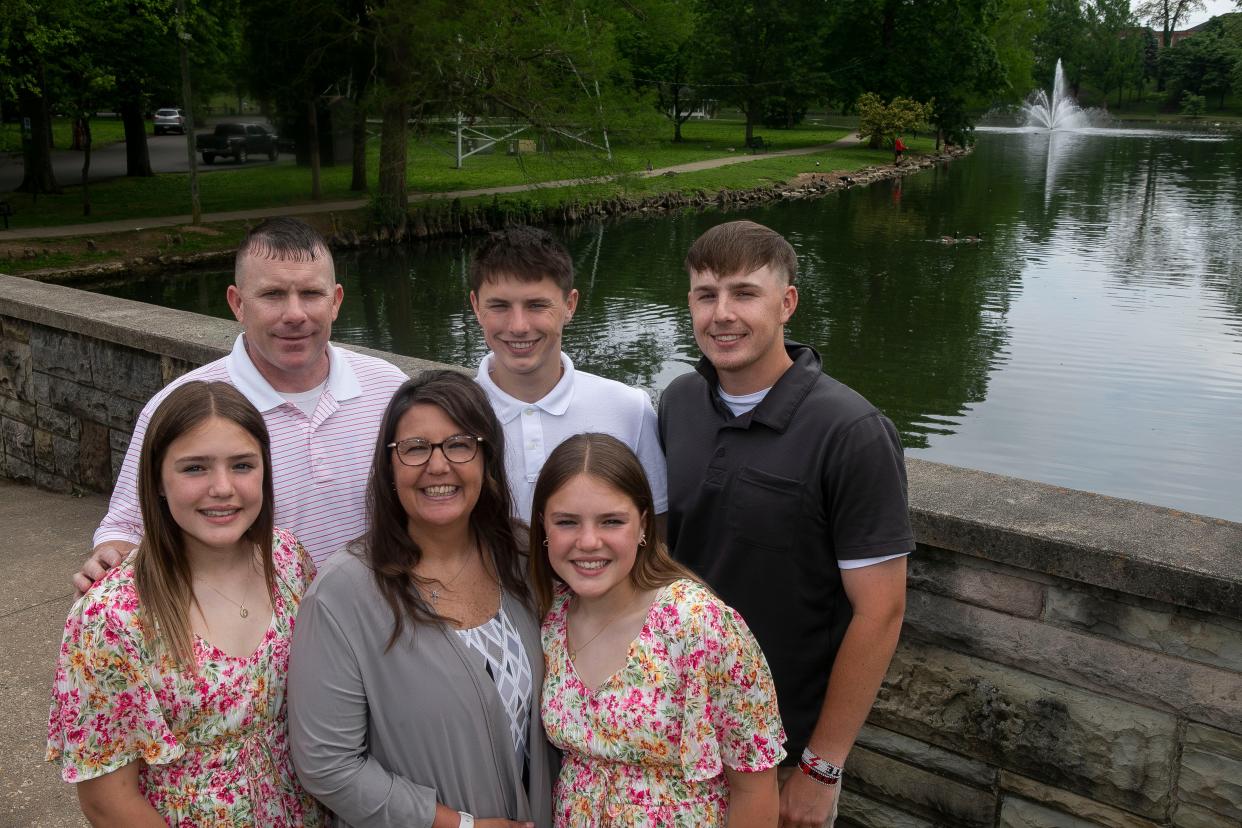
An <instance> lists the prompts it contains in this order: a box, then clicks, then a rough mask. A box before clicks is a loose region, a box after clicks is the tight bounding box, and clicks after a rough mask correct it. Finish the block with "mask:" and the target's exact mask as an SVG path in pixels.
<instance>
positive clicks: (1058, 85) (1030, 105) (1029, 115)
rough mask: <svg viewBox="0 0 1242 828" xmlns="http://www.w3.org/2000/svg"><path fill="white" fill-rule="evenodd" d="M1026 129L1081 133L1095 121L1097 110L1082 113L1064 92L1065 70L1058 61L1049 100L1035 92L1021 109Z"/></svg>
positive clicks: (1039, 91)
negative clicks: (1073, 130) (1080, 130)
mask: <svg viewBox="0 0 1242 828" xmlns="http://www.w3.org/2000/svg"><path fill="white" fill-rule="evenodd" d="M1022 112H1023V113H1024V114H1025V115H1026V125H1027V126H1028V127H1035V128H1036V129H1048V130H1054V129H1061V130H1064V129H1082V128H1083V127H1089V126H1092V125H1093V124H1094V122H1095V121H1097V120H1098V116H1099V115H1101V114H1104V113H1102V112H1101V111H1100V110H1096V109H1091V110H1085V109H1083V108H1082V107H1080V106H1079V105H1078V102H1077V101H1076V100H1074V99H1073V98H1071V97H1070V96H1069V94H1068V93H1067V92H1066V90H1065V70H1064V69H1062V68H1061V60H1060V58H1058V59H1057V70H1056V76H1055V78H1054V80H1053V84H1052V100H1048V95H1047V94H1046V93H1045V92H1044V90H1042V89H1036V90H1035V91H1034V92H1032V93H1031V94H1030V96H1029V97H1028V98H1027V100H1026V103H1024V104H1023V105H1022Z"/></svg>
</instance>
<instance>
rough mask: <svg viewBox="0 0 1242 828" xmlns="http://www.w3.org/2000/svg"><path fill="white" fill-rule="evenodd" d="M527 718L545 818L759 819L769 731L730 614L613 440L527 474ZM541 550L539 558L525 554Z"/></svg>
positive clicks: (569, 447) (583, 438)
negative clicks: (532, 692)
mask: <svg viewBox="0 0 1242 828" xmlns="http://www.w3.org/2000/svg"><path fill="white" fill-rule="evenodd" d="M531 549H532V550H533V552H532V554H531V576H532V582H533V583H532V586H533V588H534V590H535V594H536V596H537V598H538V599H539V602H540V604H541V608H542V609H543V610H544V611H545V614H546V618H545V620H544V622H543V631H542V632H543V651H544V659H545V662H546V667H545V670H546V673H545V679H544V685H543V705H542V713H543V724H544V729H545V731H546V732H547V735H548V738H549V740H551V742H552V743H553V744H554V745H556V746H557V747H559V748H560V749H561V750H562V751H564V760H563V764H562V766H561V774H560V779H559V780H558V782H557V785H556V790H555V825H556V826H557V827H558V828H588V826H591V827H592V828H594V826H607V827H608V828H622V826H624V828H640V827H642V828H645V827H646V826H650V828H656V826H659V828H711V827H712V826H729V828H743V826H744V827H745V828H752V826H753V827H754V828H759V827H760V826H770V828H775V826H776V825H777V820H778V818H779V799H778V791H777V780H776V767H777V765H778V764H779V763H780V761H781V759H783V758H784V756H785V751H784V749H783V748H782V747H781V745H782V744H783V743H784V741H785V733H784V731H783V729H782V728H781V722H780V716H779V713H778V711H777V705H776V691H775V689H774V687H773V685H772V677H771V675H770V673H769V672H768V665H767V661H766V660H765V659H764V657H763V653H762V652H760V650H759V646H758V645H757V644H756V643H755V639H754V637H753V636H752V635H751V633H750V630H749V629H747V627H746V624H745V623H744V622H743V621H742V618H741V616H739V615H738V614H737V613H736V612H734V611H733V610H732V609H730V608H729V607H727V606H725V605H724V604H723V603H722V602H721V601H720V600H719V599H718V598H716V597H715V595H713V594H712V593H711V591H710V590H708V589H707V587H705V586H703V585H702V584H701V583H700V582H699V581H698V579H696V578H695V577H694V576H693V575H692V574H691V573H690V572H689V571H687V570H685V569H684V568H682V567H681V566H679V565H678V564H676V563H674V562H673V561H672V559H671V558H669V556H668V552H667V550H666V549H665V548H664V546H663V544H661V543H660V542H659V540H658V538H657V536H656V530H655V512H654V509H653V504H652V497H651V489H650V486H649V485H648V483H647V479H646V477H645V475H644V474H643V470H642V466H641V465H640V464H639V462H638V460H637V458H636V457H635V456H634V454H633V453H632V452H631V451H630V450H629V449H628V448H627V447H626V446H625V445H623V444H622V443H621V442H619V441H617V440H616V439H614V438H612V437H609V436H606V435H602V434H580V435H577V436H575V437H572V438H570V439H569V440H567V441H565V442H564V443H562V444H561V445H560V446H558V447H557V448H556V450H555V451H553V452H552V454H551V456H549V457H548V460H547V462H546V463H545V464H544V467H543V471H542V473H541V474H540V476H539V481H538V483H537V484H536V485H535V495H534V508H533V512H532V519H531ZM540 552H542V554H539V553H540Z"/></svg>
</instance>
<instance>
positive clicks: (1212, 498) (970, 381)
mask: <svg viewBox="0 0 1242 828" xmlns="http://www.w3.org/2000/svg"><path fill="white" fill-rule="evenodd" d="M735 217H746V218H752V219H754V220H756V221H759V222H762V223H764V224H766V225H768V226H770V227H773V228H774V229H776V230H778V231H780V232H781V233H783V234H784V235H785V236H786V237H787V238H788V239H789V240H790V241H791V242H792V243H793V245H794V247H795V248H796V249H797V251H798V255H799V258H800V266H801V273H800V275H799V281H798V284H799V290H800V296H801V300H800V304H799V307H798V311H797V314H796V315H795V317H794V319H793V321H792V323H791V325H790V326H789V335H790V336H791V337H792V338H794V339H797V340H800V341H802V342H807V343H810V344H812V345H814V346H815V347H816V348H817V349H818V350H819V351H820V353H821V354H822V355H823V357H824V363H825V366H826V370H827V371H828V372H829V373H830V374H832V375H833V376H835V377H837V378H838V379H840V380H842V381H843V382H845V383H847V384H849V385H851V386H853V387H854V388H856V389H857V390H859V391H860V392H861V393H863V394H864V395H866V396H867V397H868V398H869V399H871V400H872V401H873V402H874V403H875V404H876V405H878V406H879V407H880V408H881V409H883V410H884V411H885V412H886V413H887V414H888V415H889V416H890V417H891V418H892V419H893V420H894V421H895V422H896V424H897V426H898V428H899V429H900V431H901V434H902V437H903V440H904V441H905V445H906V448H907V451H908V453H909V454H910V455H911V456H914V457H922V458H927V459H931V460H937V461H941V462H945V463H952V464H956V465H961V466H968V467H972V468H977V469H984V470H987V471H993V472H998V473H1001V474H1007V475H1013V476H1016V477H1025V478H1029V479H1033V480H1040V481H1044V482H1048V483H1054V484H1058V485H1063V486H1067V487H1071V488H1076V489H1086V490H1089V491H1096V492H1101V493H1104V494H1109V495H1113V496H1118V497H1127V498H1133V499H1137V500H1142V501H1147V502H1151V503H1157V504H1162V505H1166V506H1172V507H1175V508H1178V509H1184V510H1187V511H1192V512H1198V513H1203V514H1207V515H1212V516H1216V517H1224V518H1229V519H1233V520H1242V482H1240V481H1242V475H1240V473H1239V470H1240V469H1242V416H1240V414H1242V412H1240V410H1239V409H1240V408H1242V234H1240V233H1239V229H1240V228H1242V138H1239V136H1237V135H1233V136H1229V135H1224V134H1212V133H1211V132H1204V133H1202V134H1196V133H1173V132H1162V131H1139V130H1085V131H1080V132H1072V133H1068V132H1054V133H1047V132H1030V131H1024V130H1008V131H1002V130H996V131H981V132H980V135H979V141H978V146H977V148H976V150H975V152H974V154H973V155H971V156H970V157H968V158H965V159H962V160H959V161H956V162H954V163H952V164H948V165H944V166H941V167H937V168H935V169H933V170H929V171H926V172H922V173H919V174H917V175H912V176H908V177H906V178H905V179H902V180H897V181H892V182H884V183H880V184H877V185H875V186H872V187H869V188H861V189H855V190H847V191H843V192H840V193H836V194H833V195H830V196H828V197H825V198H822V199H818V200H813V201H799V202H782V203H778V204H772V205H769V206H764V207H759V208H755V209H749V210H745V211H737V212H732V213H729V214H728V215H727V218H735ZM724 218H726V216H725V214H722V213H718V212H709V213H687V214H683V215H677V216H666V215H660V216H652V217H646V218H631V219H625V220H621V221H616V222H611V223H607V224H602V225H594V226H584V227H578V228H574V229H571V230H568V231H565V232H564V238H565V241H566V242H567V243H568V245H569V246H570V248H571V250H572V251H573V254H574V258H575V261H576V264H577V269H578V286H579V288H580V289H581V290H582V292H583V299H582V302H581V305H580V310H579V312H578V314H577V315H576V316H575V318H574V322H573V323H572V325H571V326H570V328H569V330H568V331H567V335H566V345H565V347H566V350H567V352H568V353H569V354H570V355H571V356H572V357H573V358H574V360H575V363H576V364H577V365H578V366H579V367H581V368H584V369H586V370H589V371H593V372H596V373H599V374H603V375H605V376H610V377H613V378H616V379H619V380H622V381H625V382H629V383H632V384H635V385H640V386H643V387H645V388H648V389H649V390H651V391H652V392H653V393H658V391H659V390H660V389H662V388H663V387H664V386H665V385H667V384H668V382H669V381H670V380H671V379H672V378H673V377H674V376H676V375H678V374H680V373H682V372H684V371H688V370H691V366H692V365H693V363H694V361H695V360H696V359H697V357H698V351H697V349H696V347H695V344H694V338H693V335H692V332H691V329H690V322H689V316H688V312H687V310H686V288H687V281H686V277H685V274H684V272H683V271H682V268H681V260H682V257H683V256H684V254H685V251H686V249H687V248H688V247H689V245H690V243H691V242H692V241H693V240H694V239H695V237H697V236H698V234H699V233H700V232H702V231H703V230H704V229H705V228H707V227H709V226H711V225H712V224H715V223H717V222H719V221H721V220H723V219H724ZM954 234H958V236H959V239H961V240H959V241H957V242H955V243H946V241H945V239H944V237H946V236H947V237H949V238H950V239H952V237H953V236H954ZM971 236H978V237H980V239H979V240H978V241H973V240H966V239H967V237H971ZM475 243H477V241H476V240H466V241H464V242H463V241H454V242H448V243H443V244H430V245H424V246H420V247H416V248H410V249H402V250H392V249H386V250H373V251H365V252H361V253H356V254H346V255H342V256H341V257H339V259H338V272H339V277H340V279H341V281H342V282H343V284H344V286H345V296H346V299H345V306H344V308H343V310H342V312H341V316H340V318H339V319H338V321H337V324H336V326H335V336H336V338H337V339H339V340H343V341H347V342H356V343H360V344H366V345H370V346H372V347H376V348H381V349H384V350H390V351H395V352H398V353H402V354H409V355H413V356H420V357H425V358H430V359H436V360H441V361H445V362H451V363H457V364H462V365H470V366H473V365H475V364H477V362H478V360H479V359H480V358H481V357H482V356H483V354H484V353H485V346H484V343H483V338H482V336H481V335H480V333H479V330H478V327H477V325H476V324H475V322H474V319H473V317H472V316H471V314H470V312H469V306H468V304H467V302H466V286H465V263H466V260H467V258H468V256H469V251H470V248H471V246H472V245H473V244H475ZM229 278H231V274H229V273H212V274H204V273H198V274H183V275H176V276H170V277H166V278H163V279H153V280H150V281H148V282H144V283H138V284H130V285H127V286H125V287H123V288H113V289H109V290H108V292H110V293H114V294H117V295H122V296H126V297H129V298H133V299H139V300H143V301H148V302H155V303H157V304H163V305H169V306H174V307H180V308H185V309H189V310H195V311H199V312H202V313H208V314H214V315H219V316H226V317H227V316H229V312H228V308H227V306H226V305H225V303H224V286H225V285H226V284H227V281H228V279H229Z"/></svg>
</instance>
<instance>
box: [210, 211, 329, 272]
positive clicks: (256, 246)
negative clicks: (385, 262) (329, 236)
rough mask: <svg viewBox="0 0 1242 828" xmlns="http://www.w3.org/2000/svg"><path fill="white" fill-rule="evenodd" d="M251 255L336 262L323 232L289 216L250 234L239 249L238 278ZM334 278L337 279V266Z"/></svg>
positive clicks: (279, 258) (278, 260)
mask: <svg viewBox="0 0 1242 828" xmlns="http://www.w3.org/2000/svg"><path fill="white" fill-rule="evenodd" d="M247 256H254V257H255V258H257V259H267V260H269V261H276V262H315V261H319V260H320V259H322V258H326V259H327V260H328V263H329V264H331V263H332V250H331V248H329V247H328V242H327V241H325V240H324V237H323V236H321V235H319V231H318V230H316V229H315V228H314V227H311V226H310V225H309V224H307V223H306V222H304V221H301V220H300V219H295V218H289V217H287V216H280V217H277V218H270V219H267V220H265V221H263V222H261V223H259V224H258V225H256V226H255V227H253V228H251V230H250V232H248V233H246V237H245V238H244V239H242V242H241V245H239V246H238V248H237V259H236V264H235V265H234V271H233V273H234V278H235V279H236V278H237V277H240V276H241V266H242V260H243V259H245V258H246V257H247ZM332 278H333V280H334V281H335V280H336V269H335V267H334V268H333V272H332Z"/></svg>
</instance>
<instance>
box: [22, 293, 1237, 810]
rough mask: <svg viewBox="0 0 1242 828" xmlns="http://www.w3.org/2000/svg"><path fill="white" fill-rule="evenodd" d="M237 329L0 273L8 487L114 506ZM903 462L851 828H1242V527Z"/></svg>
mask: <svg viewBox="0 0 1242 828" xmlns="http://www.w3.org/2000/svg"><path fill="white" fill-rule="evenodd" d="M236 333H237V327H236V325H234V324H232V323H229V322H225V321H222V320H214V319H207V318H205V317H201V316H197V315H194V314H189V313H183V312H180V311H173V310H167V309H163V308H155V307H152V306H149V305H143V304H139V303H135V302H128V301H125V300H121V299H114V298H111V297H106V296H99V295H95V294H89V293H84V292H81V291H77V290H72V289H70V288H64V287H57V286H53V285H44V284H39V283H36V282H30V281H27V280H22V279H14V278H12V277H7V276H0V457H2V458H3V465H0V472H2V473H3V474H4V475H5V476H7V477H10V478H16V479H21V480H32V481H34V482H36V483H38V484H39V485H41V486H44V487H47V488H52V489H56V490H60V491H71V490H74V489H89V490H99V491H103V490H106V489H107V488H108V487H109V486H110V484H111V481H112V479H113V477H114V476H115V474H116V471H117V469H118V468H119V462H120V457H121V454H122V452H123V451H124V449H125V447H126V444H127V441H128V436H129V428H130V424H131V423H132V420H133V418H134V416H135V415H136V413H137V411H138V409H139V408H140V407H141V405H142V404H143V403H144V402H145V401H146V399H147V398H148V397H149V396H150V395H151V394H152V393H153V392H154V391H155V390H156V389H158V388H159V387H160V386H161V385H162V384H163V383H165V382H167V381H168V380H169V379H171V378H172V377H175V376H177V375H179V374H181V373H183V372H184V371H186V370H188V369H189V368H190V367H192V366H195V365H199V364H202V363H204V362H206V361H208V360H211V359H215V358H217V357H219V356H221V355H222V354H224V353H225V352H226V351H227V350H228V349H229V347H231V344H232V341H233V338H234V337H235V336H236ZM360 350H362V349H360ZM382 356H384V357H385V358H388V359H390V360H392V361H395V362H397V363H398V364H399V365H401V367H402V368H404V369H405V370H406V371H407V372H409V373H415V372H417V371H418V370H421V369H422V368H424V367H427V366H429V365H431V364H432V363H427V362H423V361H420V360H413V359H407V358H402V357H397V356H394V355H392V354H383V355H382ZM909 468H910V495H911V510H912V514H913V518H914V522H915V531H916V534H917V536H918V538H919V542H920V546H919V550H918V553H917V554H916V555H915V556H914V557H912V558H911V560H910V593H909V602H908V608H907V614H906V622H907V623H906V629H905V633H904V635H903V637H902V643H901V645H900V647H899V648H898V651H897V655H896V657H895V658H894V661H893V665H892V668H891V669H890V670H889V673H888V676H887V678H886V680H885V682H884V685H883V687H882V688H881V691H880V695H879V698H878V700H877V702H876V705H875V708H874V710H873V712H872V715H871V718H870V720H869V722H868V724H867V725H866V727H865V729H864V730H863V733H862V734H861V736H860V739H859V743H858V746H857V747H856V748H855V750H854V752H853V754H852V755H851V756H850V760H849V762H848V763H847V775H846V788H845V792H844V794H843V797H842V804H841V813H842V820H841V824H842V826H843V828H845V826H849V825H852V826H865V827H866V828H926V826H954V828H957V826H967V827H970V826H980V827H981V828H982V827H983V826H988V827H989V828H990V827H991V826H1003V827H1004V828H1154V826H1176V828H1222V827H1225V826H1232V828H1242V525H1238V524H1235V523H1229V522H1227V521H1218V520H1212V519H1208V518H1203V517H1198V516H1195V515H1187V514H1183V513H1178V512H1174V511H1171V510H1167V509H1161V508H1158V507H1154V506H1149V505H1145V504H1140V503H1133V502H1130V501H1122V500H1116V499H1113V498H1107V497H1102V496H1097V495H1091V494H1086V493H1083V492H1074V491H1069V490H1066V489H1060V488H1057V487H1053V486H1047V485H1043V484H1038V483H1032V482H1030V481H1024V480H1015V479H1013V478H1006V477H1000V476H996V475H990V474H985V473H982V472H975V471H970V470H967V469H960V468H956V467H952V466H944V465H940V464H935V463H927V462H921V461H917V460H910V461H909Z"/></svg>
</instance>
